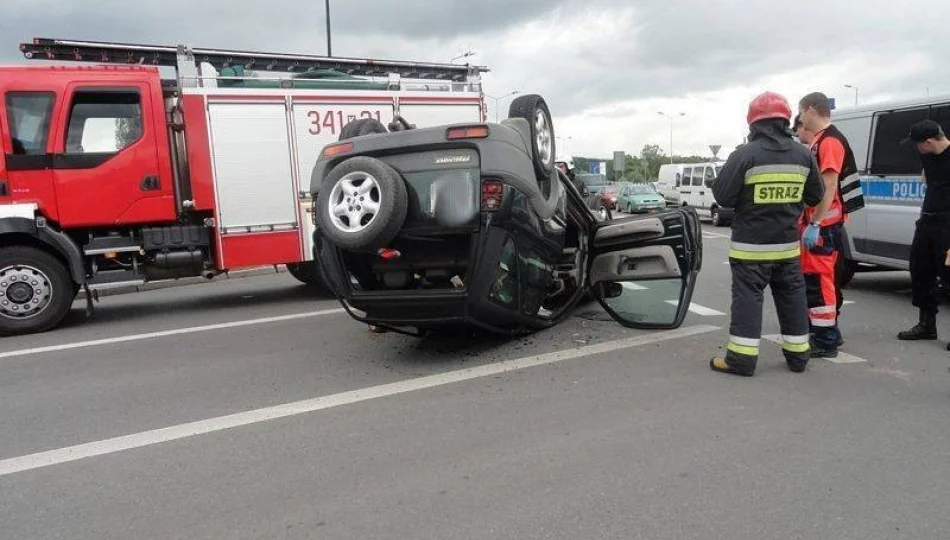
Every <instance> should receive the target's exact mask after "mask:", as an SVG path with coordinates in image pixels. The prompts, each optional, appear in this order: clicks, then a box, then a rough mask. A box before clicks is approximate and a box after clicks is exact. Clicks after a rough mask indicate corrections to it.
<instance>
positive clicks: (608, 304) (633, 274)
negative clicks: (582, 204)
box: [587, 207, 703, 329]
mask: <svg viewBox="0 0 950 540" xmlns="http://www.w3.org/2000/svg"><path fill="white" fill-rule="evenodd" d="M590 240H591V242H590V246H591V247H590V250H591V257H590V259H589V261H590V262H589V264H590V266H589V268H588V274H587V275H588V280H589V283H590V287H591V294H593V295H594V297H596V298H597V300H598V301H599V302H600V303H601V305H602V306H603V307H604V309H606V310H607V313H609V314H610V316H611V317H613V318H614V320H616V321H617V322H619V323H620V324H622V325H624V326H627V327H630V328H656V329H666V328H676V327H679V326H680V325H681V324H682V323H683V319H684V318H685V317H686V312H687V310H688V309H689V304H690V301H691V299H692V297H693V287H694V285H695V284H696V276H697V275H698V274H699V270H700V268H702V258H703V245H702V242H703V235H702V229H701V228H700V225H699V216H698V215H697V214H696V211H695V210H693V209H692V208H690V207H684V208H676V209H673V210H669V211H666V212H663V213H660V214H654V215H651V216H641V217H632V218H626V219H619V220H612V221H605V222H600V223H598V224H597V225H596V226H595V227H594V229H593V230H592V233H591V236H590Z"/></svg>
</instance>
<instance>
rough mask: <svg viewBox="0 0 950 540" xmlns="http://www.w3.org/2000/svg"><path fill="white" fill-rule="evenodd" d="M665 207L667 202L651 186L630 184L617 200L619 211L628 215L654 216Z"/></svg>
mask: <svg viewBox="0 0 950 540" xmlns="http://www.w3.org/2000/svg"><path fill="white" fill-rule="evenodd" d="M665 207H666V200H665V199H664V198H663V196H662V195H660V194H659V193H658V192H657V191H656V189H655V188H654V187H653V186H652V185H651V184H628V185H626V186H624V187H623V189H621V190H620V196H619V198H618V199H617V210H619V211H621V212H626V213H628V214H645V213H650V214H652V213H654V212H657V211H660V210H663V209H664V208H665Z"/></svg>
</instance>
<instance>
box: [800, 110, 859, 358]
mask: <svg viewBox="0 0 950 540" xmlns="http://www.w3.org/2000/svg"><path fill="white" fill-rule="evenodd" d="M798 111H799V112H798V115H799V117H800V118H801V122H802V127H803V128H804V129H806V130H808V131H810V132H811V133H812V137H813V140H812V142H811V151H812V153H813V154H814V155H815V159H816V160H817V162H818V167H819V170H820V172H821V178H822V181H823V182H824V185H825V196H824V198H823V199H822V201H821V204H820V205H818V207H817V208H814V209H808V210H805V214H804V216H803V220H802V237H803V243H804V245H805V251H804V252H803V253H802V270H803V271H804V272H805V287H806V289H807V297H808V317H809V323H810V328H811V339H812V341H811V343H812V353H811V354H812V357H813V358H816V357H817V358H834V357H836V356H838V347H840V346H841V345H843V344H844V339H843V338H842V336H841V330H840V328H839V326H838V316H839V315H840V312H841V305H842V303H843V298H842V295H841V284H840V276H838V275H837V273H838V262H839V261H838V259H839V258H840V257H842V253H841V246H842V241H843V238H844V236H843V234H842V228H843V227H844V223H845V220H846V216H847V214H850V213H851V212H854V211H856V210H859V209H861V208H863V207H864V195H863V194H862V191H861V182H860V179H859V177H858V167H857V164H856V163H855V159H854V152H852V151H851V146H850V145H849V144H848V139H847V138H846V137H845V136H844V134H843V133H841V131H840V130H838V128H837V127H835V125H834V124H832V123H831V106H830V100H829V99H828V96H826V95H825V94H822V93H821V92H813V93H811V94H808V95H807V96H805V97H803V98H802V99H801V101H800V102H799V104H798Z"/></svg>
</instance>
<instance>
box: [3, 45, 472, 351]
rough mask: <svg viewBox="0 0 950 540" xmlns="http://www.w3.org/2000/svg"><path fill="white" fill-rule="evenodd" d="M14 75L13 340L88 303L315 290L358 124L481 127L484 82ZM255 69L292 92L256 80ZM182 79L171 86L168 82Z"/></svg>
mask: <svg viewBox="0 0 950 540" xmlns="http://www.w3.org/2000/svg"><path fill="white" fill-rule="evenodd" d="M21 50H22V51H23V53H24V55H25V57H26V58H27V59H31V60H48V61H53V62H59V61H78V62H83V63H87V62H95V63H96V64H98V65H71V66H63V65H49V66H42V67H39V66H0V149H2V151H0V335H13V334H24V333H32V332H39V331H45V330H49V329H51V328H53V327H55V326H56V325H58V324H59V323H60V322H61V321H62V319H63V318H64V317H65V315H66V313H67V312H68V311H69V309H70V308H71V306H72V304H73V300H74V299H75V297H76V295H77V293H78V291H79V290H81V289H83V288H85V289H86V290H87V293H90V294H87V310H90V311H91V306H92V300H91V299H92V297H93V296H94V293H95V291H96V290H98V289H102V288H107V287H115V286H126V285H137V284H142V283H144V282H146V281H150V280H160V279H175V278H181V277H187V276H199V275H204V276H206V277H209V278H210V277H213V276H214V275H216V274H218V273H221V272H227V271H229V270H234V269H238V268H247V267H254V266H263V265H278V264H287V265H288V268H289V269H290V270H291V272H292V273H293V274H294V275H295V277H297V278H298V279H300V280H301V281H304V282H309V283H319V281H320V276H319V275H318V273H317V270H316V268H317V265H315V264H313V262H312V261H313V253H312V247H311V242H312V240H311V239H312V236H313V235H312V232H313V220H312V218H311V206H312V201H311V198H310V194H309V175H310V171H311V169H312V167H313V164H314V163H315V162H316V160H317V157H318V155H319V153H320V151H321V149H322V148H323V146H325V145H326V144H329V143H331V142H335V141H336V140H338V139H339V138H340V136H341V132H342V129H343V127H344V126H345V125H346V124H347V123H349V122H350V121H353V120H356V119H359V118H375V119H377V120H379V121H381V122H383V123H387V122H391V121H394V120H395V119H397V118H403V117H404V118H407V119H408V120H409V121H410V122H412V123H417V124H420V125H438V124H448V123H454V122H473V121H475V122H477V121H481V120H482V119H483V118H484V114H485V111H484V102H483V99H482V94H481V87H480V81H479V74H480V73H482V72H484V71H486V70H485V69H484V68H480V67H472V66H467V65H452V64H421V63H414V62H388V61H372V60H362V59H346V58H325V57H316V56H301V55H277V54H269V53H249V52H241V51H221V50H211V49H189V48H187V47H183V46H178V47H164V46H151V45H130V44H113V43H100V42H73V41H63V40H51V39H35V40H33V42H32V43H24V44H22V45H21ZM248 67H254V68H255V69H258V70H260V71H262V72H265V73H267V74H268V75H270V74H271V73H284V74H287V73H289V74H290V75H289V76H284V77H278V78H272V77H267V78H261V77H259V76H257V77H254V76H247V74H246V73H245V69H246V68H248ZM168 68H171V69H173V70H174V73H175V75H174V78H173V79H163V76H162V75H163V72H162V70H163V69H168Z"/></svg>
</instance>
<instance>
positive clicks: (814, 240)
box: [802, 224, 821, 250]
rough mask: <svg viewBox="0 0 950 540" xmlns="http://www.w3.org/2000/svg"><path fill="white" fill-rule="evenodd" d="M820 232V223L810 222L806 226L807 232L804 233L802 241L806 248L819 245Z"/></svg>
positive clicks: (813, 247)
mask: <svg viewBox="0 0 950 540" xmlns="http://www.w3.org/2000/svg"><path fill="white" fill-rule="evenodd" d="M820 232H821V227H820V226H818V225H811V224H809V225H808V226H807V227H805V234H803V235H802V242H803V243H804V244H805V248H807V249H808V250H812V249H815V246H817V245H818V238H819V233H820Z"/></svg>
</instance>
